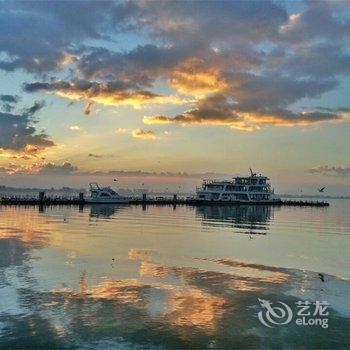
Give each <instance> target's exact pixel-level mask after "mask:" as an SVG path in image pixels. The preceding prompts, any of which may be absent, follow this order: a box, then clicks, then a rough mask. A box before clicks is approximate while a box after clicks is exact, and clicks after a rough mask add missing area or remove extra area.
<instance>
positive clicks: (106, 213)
mask: <svg viewBox="0 0 350 350" xmlns="http://www.w3.org/2000/svg"><path fill="white" fill-rule="evenodd" d="M89 207H90V217H91V218H104V219H108V218H110V217H112V216H116V215H117V214H118V212H120V211H122V210H125V209H126V208H128V206H127V205H121V204H91V205H89Z"/></svg>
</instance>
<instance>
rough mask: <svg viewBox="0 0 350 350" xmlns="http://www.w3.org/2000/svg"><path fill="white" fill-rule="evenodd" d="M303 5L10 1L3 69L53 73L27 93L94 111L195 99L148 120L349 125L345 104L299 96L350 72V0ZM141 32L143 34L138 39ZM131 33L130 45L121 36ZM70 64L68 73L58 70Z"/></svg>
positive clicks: (1, 23) (315, 93)
mask: <svg viewBox="0 0 350 350" xmlns="http://www.w3.org/2000/svg"><path fill="white" fill-rule="evenodd" d="M295 8H296V9H295V10H294V11H295V12H294V13H291V12H290V10H289V6H288V7H287V6H284V3H283V2H282V3H280V2H275V1H268V0H267V1H263V2H262V1H258V0H252V1H215V2H213V1H206V2H200V1H187V2H183V1H182V2H178V1H166V2H164V1H143V0H138V1H133V0H130V1H122V2H114V1H104V2H103V3H101V2H97V1H84V2H65V3H62V2H60V1H50V2H36V3H35V4H29V3H26V2H18V3H17V2H16V5H14V4H13V3H12V2H4V8H3V9H2V10H0V52H1V53H2V56H0V57H1V59H0V68H2V69H5V70H15V69H19V68H20V69H25V70H26V71H28V72H32V73H38V72H39V73H43V72H45V73H48V74H47V75H45V76H43V77H42V79H41V81H37V82H28V83H26V84H25V85H24V91H26V92H50V93H54V94H57V95H59V96H62V97H65V98H68V99H70V100H72V101H74V100H84V101H85V102H86V108H85V113H86V114H90V113H92V106H93V104H104V105H110V106H120V105H131V106H134V107H135V108H140V107H142V106H143V105H147V104H153V103H157V104H176V105H185V106H186V107H184V111H183V112H182V113H179V114H178V115H177V116H174V117H169V116H167V115H163V116H153V117H151V118H148V119H147V118H146V119H145V121H146V122H149V123H151V122H169V123H181V124H182V125H188V124H205V125H206V124H215V125H227V126H228V127H234V128H239V129H245V130H253V129H258V128H259V127H261V126H264V125H276V126H278V125H310V124H314V123H317V122H321V121H334V120H338V121H345V120H347V118H344V116H343V114H344V112H345V111H340V110H339V111H337V112H334V111H332V112H331V111H329V113H320V112H321V111H319V110H314V111H309V112H307V113H306V112H305V111H303V110H301V109H297V108H296V107H295V104H297V103H298V102H299V101H301V100H303V99H305V98H306V99H311V98H320V97H321V96H322V94H325V93H327V92H330V91H334V90H336V89H337V88H339V87H340V81H341V79H342V78H343V77H345V76H348V75H349V74H350V54H349V50H348V49H347V47H348V46H349V43H350V36H349V35H348V33H349V31H350V18H349V11H347V9H348V4H347V2H343V1H337V2H334V1H323V2H322V3H317V2H312V1H308V2H306V3H305V4H303V5H302V6H301V5H300V4H299V5H296V6H295ZM76 13H79V20H78V21H77V20H76V18H75V15H74V14H76ZM218 19H219V20H218ZM23 28H27V30H26V31H23ZM130 36H131V37H133V36H135V37H137V38H139V39H140V40H137V44H135V45H134V46H132V43H133V40H130V43H129V37H130ZM120 39H122V40H124V41H125V42H126V41H127V42H128V45H127V47H128V48H127V49H125V48H124V49H123V50H119V49H116V47H118V45H113V44H110V43H111V42H115V41H117V40H120ZM67 68H69V75H67V74H64V76H65V77H67V76H68V77H69V78H66V80H59V79H57V78H53V77H52V76H50V73H52V74H53V73H54V75H55V76H63V74H61V75H59V74H56V73H57V72H64V73H66V72H67ZM49 78H51V79H49ZM159 91H162V92H161V93H160V92H159ZM212 96H221V97H220V98H221V99H222V101H223V106H221V107H220V106H219V105H218V104H216V103H215V101H213V98H212ZM215 98H218V97H215ZM189 104H191V108H189V107H188V105H189ZM211 112H212V114H210V113H211ZM165 114H166V113H165Z"/></svg>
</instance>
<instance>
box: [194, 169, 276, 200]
mask: <svg viewBox="0 0 350 350" xmlns="http://www.w3.org/2000/svg"><path fill="white" fill-rule="evenodd" d="M250 173H251V174H250V176H246V177H241V176H237V177H234V178H233V180H204V181H203V184H202V187H200V188H197V191H196V200H197V201H205V202H217V201H218V202H244V203H273V202H279V201H280V198H278V197H276V196H275V194H274V189H272V188H271V185H270V183H269V182H268V181H269V180H270V179H269V178H268V177H266V176H263V175H261V174H259V175H257V174H255V173H253V171H252V170H251V169H250Z"/></svg>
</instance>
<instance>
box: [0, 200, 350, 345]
mask: <svg viewBox="0 0 350 350" xmlns="http://www.w3.org/2000/svg"><path fill="white" fill-rule="evenodd" d="M349 248H350V201H346V200H335V201H332V203H331V206H330V207H329V208H307V207H306V208H297V207H281V208H278V207H265V206H246V207H245V206H243V207H227V206H226V207H210V206H209V207H188V206H177V207H172V206H157V207H156V206H148V207H141V206H117V205H115V206H113V205H109V206H108V205H102V206H99V205H95V206H85V207H81V208H79V207H69V206H62V207H48V208H38V207H0V288H1V289H0V293H1V295H0V296H1V298H0V334H1V338H0V348H30V347H31V348H40V347H41V348H45V349H46V348H79V349H81V348H82V349H85V348H86V349H90V348H92V349H94V348H98V349H108V348H111V349H118V348H120V349H129V348H133V349H134V348H136V349H138V348H142V349H143V348H145V349H149V348H152V349H153V348H154V349H159V348H161V349H172V348H173V349H184V348H191V349H193V348H198V349H205V348H208V349H215V348H216V349H235V348H254V349H256V348H295V347H301V346H304V347H306V348H344V347H346V344H350V337H349V335H348V329H349V326H350V302H349V295H350V281H349V279H350V268H349V266H350V256H349V251H350V249H349ZM319 272H322V273H323V274H324V275H325V282H322V281H321V280H320V279H319V277H318V273H319ZM258 298H260V299H268V300H271V301H275V302H276V301H284V302H286V303H289V304H290V305H293V304H294V303H295V302H296V301H298V300H310V301H316V300H326V301H328V302H329V303H330V316H329V318H330V321H329V323H330V327H329V328H328V329H321V328H317V327H298V326H296V325H295V324H294V325H293V324H289V325H286V326H283V327H282V326H280V327H276V328H274V329H269V328H267V327H265V326H263V325H262V324H261V323H259V321H258V318H257V313H258V311H259V310H260V306H259V303H258Z"/></svg>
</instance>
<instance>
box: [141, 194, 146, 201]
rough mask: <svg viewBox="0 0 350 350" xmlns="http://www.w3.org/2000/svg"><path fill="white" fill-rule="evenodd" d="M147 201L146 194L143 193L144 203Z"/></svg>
mask: <svg viewBox="0 0 350 350" xmlns="http://www.w3.org/2000/svg"><path fill="white" fill-rule="evenodd" d="M146 200H147V195H146V193H142V201H143V202H146Z"/></svg>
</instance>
